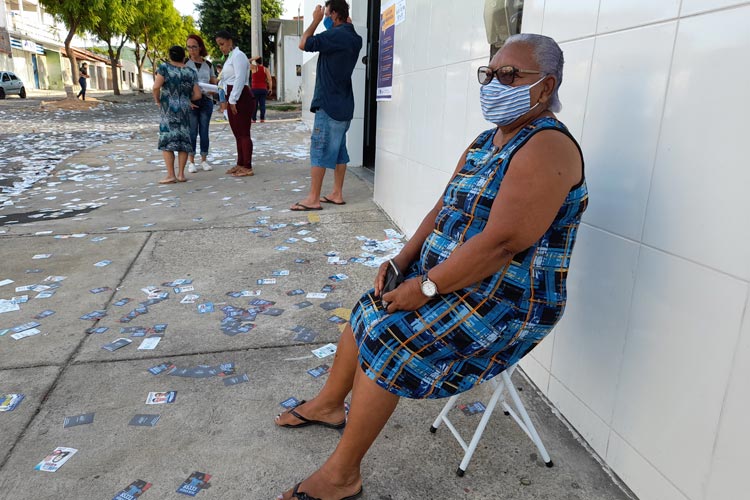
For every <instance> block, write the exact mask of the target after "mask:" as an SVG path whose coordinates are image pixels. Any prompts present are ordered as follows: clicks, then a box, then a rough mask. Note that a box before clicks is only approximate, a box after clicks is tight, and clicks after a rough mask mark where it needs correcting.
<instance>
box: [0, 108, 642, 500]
mask: <svg viewBox="0 0 750 500" xmlns="http://www.w3.org/2000/svg"><path fill="white" fill-rule="evenodd" d="M42 99H47V100H49V98H44V97H36V98H32V99H27V100H25V101H21V100H19V99H15V98H9V99H7V100H5V101H0V122H1V123H2V124H3V127H2V129H0V248H2V260H0V284H2V283H3V281H4V280H12V283H7V284H4V285H2V286H0V299H3V300H5V301H9V300H10V299H12V298H14V297H15V298H16V300H14V301H13V304H11V303H10V302H2V301H0V304H2V306H0V311H2V310H3V308H7V309H13V308H14V306H15V305H17V307H18V309H17V310H9V311H8V312H2V313H1V314H0V396H2V395H5V394H11V393H22V394H24V395H25V398H24V399H23V400H22V401H21V403H20V404H19V406H18V407H17V408H16V409H15V410H13V411H9V412H0V429H2V432H0V498H3V499H12V500H17V499H18V500H21V499H29V500H30V499H34V500H42V499H111V498H113V497H114V496H115V495H116V494H117V492H119V491H120V490H122V489H124V488H126V486H128V485H129V484H131V483H133V482H134V481H136V480H144V481H146V482H149V483H152V486H151V488H150V489H149V490H148V491H146V492H145V493H144V494H143V496H142V498H143V499H144V500H149V499H166V498H184V495H180V494H178V493H176V490H177V489H178V487H180V485H181V483H183V481H185V480H186V479H187V478H188V476H190V475H191V474H192V473H193V472H195V471H198V472H202V473H205V474H208V475H210V476H211V478H210V481H209V482H208V484H209V487H208V488H207V489H205V490H204V491H200V492H198V493H197V498H204V499H211V498H214V499H219V498H221V499H270V498H275V496H276V494H278V493H280V492H281V491H283V490H285V489H287V488H289V487H291V486H293V485H294V484H295V483H296V482H298V481H300V480H302V479H304V478H305V477H306V476H307V475H308V474H309V473H311V472H312V471H314V470H315V468H316V466H317V465H318V464H320V463H322V461H323V460H324V459H325V458H326V457H327V456H328V455H329V454H330V452H331V451H332V450H333V448H334V447H335V445H336V442H337V440H338V438H339V436H340V434H339V433H338V431H334V430H329V429H322V428H307V429H304V430H288V429H280V428H277V427H275V426H274V424H273V417H274V415H276V414H277V413H279V412H280V411H282V410H283V408H282V407H281V406H280V403H281V402H282V401H284V400H286V399H288V398H290V397H296V398H298V399H303V398H309V397H311V396H313V395H314V394H315V393H316V392H317V390H318V389H319V388H320V387H321V386H322V384H323V383H324V381H325V377H326V375H322V376H320V377H317V378H315V377H313V376H311V375H310V374H308V370H311V369H314V368H316V367H318V366H320V365H322V364H325V363H329V364H330V362H331V359H332V358H331V357H328V358H325V359H319V358H317V357H315V356H314V355H313V354H312V352H311V350H313V349H316V348H320V347H322V346H324V345H326V344H328V343H331V342H333V343H335V342H337V339H338V336H339V334H340V330H341V325H340V324H338V323H337V322H340V321H341V320H342V319H343V320H345V319H347V318H348V314H349V312H350V309H351V307H352V306H353V304H354V302H355V301H356V299H357V298H358V296H359V295H360V293H362V292H363V291H365V290H366V289H367V288H369V287H370V285H371V283H372V279H373V277H374V274H375V268H374V267H372V266H373V265H375V263H377V262H378V259H382V258H384V257H385V256H387V255H388V254H389V253H390V252H393V251H395V250H397V248H398V245H399V244H401V243H402V242H403V240H399V239H398V238H394V237H393V236H394V234H393V233H394V232H396V233H397V232H398V228H397V227H395V226H394V225H393V224H392V223H391V222H390V220H389V219H388V217H387V216H386V215H385V214H384V213H383V212H382V211H381V210H380V209H379V208H378V207H377V206H376V205H375V204H374V203H373V202H372V182H371V175H372V174H371V173H370V172H369V171H367V170H365V169H361V168H353V169H350V173H349V174H348V177H347V180H346V186H345V196H346V199H347V204H346V205H344V206H332V205H325V209H324V210H322V211H320V212H309V213H297V212H291V211H289V210H288V207H289V205H290V204H292V203H293V202H295V201H297V200H299V199H301V198H302V197H304V195H305V192H306V190H307V189H308V187H309V178H308V175H309V163H308V148H309V130H308V129H307V127H306V126H305V125H304V124H303V123H302V122H301V121H300V120H299V113H293V112H292V113H288V112H287V113H283V112H272V113H270V114H269V121H267V122H266V123H264V124H260V123H258V124H254V125H253V128H252V134H253V139H254V141H255V152H254V167H255V172H256V175H255V176H254V177H244V178H232V177H230V176H227V175H225V173H224V171H225V170H226V169H227V168H228V167H230V166H232V165H234V159H235V157H234V151H235V150H234V139H233V137H232V135H231V132H230V130H229V126H228V124H227V123H226V122H214V123H212V124H211V140H212V144H211V154H210V155H209V160H211V161H212V163H213V165H214V167H215V168H214V170H213V171H211V172H203V171H200V172H198V173H196V174H188V182H187V183H179V184H173V185H166V186H165V185H159V184H158V183H157V181H158V180H159V179H161V178H163V177H164V166H163V161H162V158H161V153H160V152H159V151H158V150H157V149H156V143H157V131H158V109H157V107H156V106H154V105H153V104H152V103H151V100H150V96H145V98H144V97H143V96H130V97H127V96H126V97H123V98H120V99H116V101H118V102H114V103H113V102H102V103H101V104H100V105H99V106H96V107H94V108H92V109H90V110H73V111H71V110H64V109H59V108H56V107H55V106H54V103H53V105H51V106H46V107H44V108H43V107H41V106H40V102H41V100H42ZM214 117H215V118H217V117H220V115H219V114H218V113H217V114H215V115H214ZM329 177H331V176H329ZM331 181H332V179H330V178H329V179H327V183H326V185H327V186H330V182H331ZM324 193H325V191H324ZM397 236H398V235H397ZM331 257H334V258H333V259H332V258H331ZM336 258H337V259H338V261H339V262H338V263H335V262H334V261H336V260H337V259H336ZM287 272H288V274H287ZM337 274H338V275H344V276H339V278H338V279H336V278H334V279H331V277H332V276H333V275H337ZM263 279H266V280H275V283H273V284H262V285H261V284H258V280H263ZM179 280H183V281H179ZM326 286H329V288H324V287H326ZM186 287H187V288H188V289H187V290H186V289H185V288H186ZM191 287H192V289H190V288H191ZM331 287H333V289H332V290H331V289H330V288H331ZM323 290H329V291H327V292H323ZM233 292H234V293H233ZM310 293H313V294H320V293H326V296H325V298H323V297H322V296H321V295H313V296H308V294H310ZM188 295H197V296H198V297H195V298H193V300H190V298H189V297H188V298H187V299H186V296H188ZM23 296H26V297H27V301H25V302H24V301H23V298H22V297H23ZM126 299H128V300H126ZM144 303H145V305H144ZM209 303H210V304H212V306H213V311H211V310H210V309H211V308H210V306H207V304H209ZM306 303H307V304H306ZM308 304H309V305H308ZM204 309H208V310H207V311H205V312H201V311H203V310H204ZM86 315H89V316H86ZM36 317H39V319H35V318H36ZM82 317H84V318H86V317H89V318H92V319H81V318H82ZM29 322H37V323H39V325H38V326H34V327H31V328H25V329H18V328H16V330H13V329H14V328H15V327H19V326H20V325H24V324H25V323H29ZM250 325H252V326H250ZM26 326H28V325H26ZM34 328H36V330H38V331H39V333H36V334H32V335H29V336H26V337H23V338H20V339H15V338H13V337H12V335H15V334H16V333H18V332H22V331H25V332H27V333H28V332H31V333H33V329H34ZM6 330H7V331H6ZM87 332H90V333H87ZM16 336H17V337H18V335H16ZM120 338H126V339H128V340H131V341H132V342H131V343H129V344H128V345H125V346H124V347H122V348H119V349H117V350H114V351H109V350H106V349H104V348H103V346H105V345H107V344H110V343H112V342H114V341H116V340H117V339H120ZM146 339H151V340H149V342H151V343H154V342H156V339H159V341H158V345H156V347H155V348H153V349H152V350H145V349H139V347H141V346H142V342H143V341H144V340H146ZM147 343H148V342H147ZM160 364H166V365H168V366H169V365H173V366H174V368H171V367H170V368H169V369H167V370H165V371H162V372H161V373H159V374H157V375H154V374H152V373H151V372H150V371H149V368H153V367H156V366H158V365H160ZM170 370H172V371H171V372H170ZM153 371H158V370H157V369H154V370H153ZM243 375H247V378H246V379H244V378H242V376H243ZM514 380H515V381H516V385H517V386H518V387H519V388H521V389H522V392H521V397H522V398H523V399H524V401H525V403H526V405H527V409H528V410H529V413H530V414H531V418H532V419H533V421H534V422H535V424H536V425H537V426H538V427H537V428H538V430H539V432H540V434H541V436H542V439H543V440H544V442H545V444H546V446H547V448H548V450H549V452H550V455H552V459H553V461H554V463H555V466H554V467H552V468H547V467H545V466H544V464H543V462H542V461H541V460H540V459H539V457H538V456H537V451H536V449H535V448H534V446H533V444H532V443H531V441H530V440H529V439H528V438H527V437H526V436H525V435H524V434H523V432H522V431H521V430H520V429H519V428H518V427H517V426H516V425H515V423H514V422H513V421H512V419H510V418H509V417H506V416H504V415H503V414H502V411H497V412H496V413H495V415H494V416H493V418H492V420H491V421H490V423H489V425H488V427H487V431H486V433H485V437H484V438H483V441H482V442H481V444H480V446H479V449H478V450H477V452H476V453H475V455H474V458H473V460H472V462H471V465H470V467H469V469H468V472H467V473H466V475H465V477H463V478H459V477H457V476H456V474H455V473H454V472H455V470H456V467H457V466H458V463H459V462H460V460H461V457H462V455H463V452H462V450H461V448H460V446H459V444H458V443H457V442H456V441H455V440H454V439H453V438H452V437H451V435H450V433H449V431H448V430H447V429H446V428H441V429H439V430H438V432H437V433H436V434H430V433H429V431H428V430H429V427H430V424H431V423H432V421H433V420H434V418H435V416H436V415H437V413H438V412H439V410H440V408H441V407H442V404H443V403H444V402H442V401H406V400H405V401H402V402H401V403H400V405H399V407H398V408H397V410H396V412H395V414H394V416H393V418H392V419H391V420H390V421H389V423H388V424H387V426H386V428H385V430H384V431H383V433H382V434H381V436H380V437H379V439H378V440H377V442H376V443H375V445H374V446H373V448H372V450H371V451H370V453H369V454H368V456H367V458H366V459H365V464H364V470H363V479H364V491H365V493H364V495H363V498H365V499H438V498H447V499H460V498H467V499H474V498H507V499H565V500H584V499H591V500H594V499H596V500H614V499H618V500H619V499H626V498H632V497H630V496H628V495H627V494H626V493H624V492H623V491H621V490H620V489H619V488H618V487H617V485H616V484H615V483H614V482H613V480H612V478H611V477H610V476H609V475H608V474H607V473H606V472H605V471H604V470H603V469H602V467H601V466H600V465H599V463H598V462H597V461H596V460H595V458H594V457H593V456H592V455H591V454H590V453H589V451H588V450H587V449H586V448H585V447H584V446H583V445H582V444H581V442H580V440H579V439H578V438H577V437H575V436H574V435H573V434H572V433H571V432H570V431H569V430H568V428H567V427H566V425H565V423H564V422H563V421H561V420H560V419H559V418H558V417H557V416H556V415H555V412H554V411H553V410H552V409H551V408H550V407H549V406H548V405H547V403H546V402H545V401H544V400H543V399H541V398H540V397H539V396H538V395H537V394H536V392H535V391H534V388H533V386H532V385H530V384H529V383H528V382H527V381H526V379H525V378H524V377H523V375H522V374H521V373H518V374H517V375H516V377H515V379H514ZM233 382H235V383H233ZM167 391H176V397H175V400H174V402H172V403H170V404H160V405H147V404H146V400H147V396H148V395H149V393H150V392H167ZM488 393H489V388H486V387H480V388H479V389H478V390H476V391H474V392H472V393H469V394H466V395H464V396H463V397H462V400H461V401H462V402H464V403H469V402H472V401H475V400H483V401H485V402H486V400H487V397H488ZM91 413H93V414H94V416H93V422H91V423H84V424H82V425H76V426H68V427H67V428H66V427H64V423H65V420H66V417H74V416H79V415H83V414H91ZM136 415H158V416H159V418H158V421H156V423H155V425H153V426H148V425H146V426H143V425H141V426H136V425H129V423H130V422H131V420H132V419H133V418H134V417H135V416H136ZM480 417H481V415H464V414H463V413H462V412H461V411H460V410H458V409H455V410H453V412H452V418H453V421H454V423H455V424H456V426H457V427H458V428H459V429H460V430H462V431H463V432H464V434H465V435H470V431H471V430H472V429H473V428H474V426H476V424H477V423H478V422H479V419H480ZM143 421H147V422H149V421H150V422H151V423H153V422H154V421H155V418H150V417H149V418H144V419H143ZM69 423H70V421H69ZM56 447H68V448H74V449H76V450H78V451H77V452H76V453H75V454H74V455H72V456H71V457H70V458H69V460H68V461H67V462H66V463H65V464H64V465H63V466H62V467H61V468H60V469H59V470H58V471H57V472H54V473H52V472H45V471H36V470H34V467H35V466H36V465H37V464H38V463H39V462H40V461H42V460H43V459H44V458H45V457H46V456H47V455H49V454H50V453H52V451H53V450H55V448H56Z"/></svg>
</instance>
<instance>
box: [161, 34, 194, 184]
mask: <svg viewBox="0 0 750 500" xmlns="http://www.w3.org/2000/svg"><path fill="white" fill-rule="evenodd" d="M184 61H185V49H183V48H182V47H180V46H179V45H174V46H172V47H170V49H169V62H165V63H163V64H162V65H161V66H159V69H157V70H156V78H155V79H154V88H153V94H154V101H155V102H156V105H157V106H159V107H160V108H161V121H160V123H159V149H160V150H161V151H162V154H163V156H164V163H165V164H166V167H167V177H166V178H164V179H162V180H160V181H159V184H174V183H175V182H185V181H186V180H187V179H186V178H185V164H186V163H187V159H188V154H189V153H192V152H194V151H193V146H192V143H191V141H190V113H192V108H191V106H190V104H191V103H190V101H192V100H197V99H200V98H201V89H200V87H198V75H196V73H195V71H193V70H192V69H190V68H187V67H185V63H184ZM175 151H176V152H177V154H178V167H179V172H178V174H177V175H176V176H175V170H174V157H175V155H174V154H175Z"/></svg>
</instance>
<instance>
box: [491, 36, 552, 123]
mask: <svg viewBox="0 0 750 500" xmlns="http://www.w3.org/2000/svg"><path fill="white" fill-rule="evenodd" d="M514 43H522V44H525V45H529V46H531V47H532V48H533V50H534V57H535V58H536V63H537V64H538V65H539V70H540V71H541V72H542V73H544V74H546V75H552V76H554V77H555V78H556V79H557V83H556V84H555V90H554V91H553V92H552V97H550V100H549V104H548V106H547V109H549V110H550V111H552V112H553V113H558V112H559V111H560V110H561V109H562V103H561V102H560V96H559V95H558V90H559V89H560V85H562V80H563V64H564V63H565V60H564V58H563V52H562V49H561V48H560V46H559V45H558V44H557V42H556V41H554V40H553V39H552V38H550V37H548V36H544V35H537V34H534V33H519V34H518V35H512V36H510V37H508V39H507V40H505V43H504V44H503V48H505V47H507V46H508V45H512V44H514Z"/></svg>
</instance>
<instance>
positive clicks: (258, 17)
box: [250, 0, 263, 57]
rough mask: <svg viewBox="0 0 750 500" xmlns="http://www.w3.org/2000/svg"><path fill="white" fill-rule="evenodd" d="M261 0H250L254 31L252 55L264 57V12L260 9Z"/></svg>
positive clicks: (251, 46)
mask: <svg viewBox="0 0 750 500" xmlns="http://www.w3.org/2000/svg"><path fill="white" fill-rule="evenodd" d="M260 1H261V0H250V17H251V19H250V31H251V32H252V36H251V37H250V40H251V42H250V43H251V45H250V53H251V55H250V57H255V56H260V57H263V42H262V33H263V17H262V16H263V14H262V13H261V10H260Z"/></svg>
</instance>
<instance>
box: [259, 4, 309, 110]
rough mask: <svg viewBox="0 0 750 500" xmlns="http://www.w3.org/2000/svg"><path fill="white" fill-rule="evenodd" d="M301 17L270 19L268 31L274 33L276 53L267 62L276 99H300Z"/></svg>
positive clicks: (284, 100)
mask: <svg viewBox="0 0 750 500" xmlns="http://www.w3.org/2000/svg"><path fill="white" fill-rule="evenodd" d="M302 30H304V27H303V20H302V19H271V20H270V21H268V31H269V32H270V33H273V34H274V41H275V43H276V53H275V54H274V57H273V58H272V59H271V61H270V62H269V65H270V70H271V74H272V75H273V79H274V87H275V95H276V99H277V100H279V101H282V102H301V100H302V52H301V51H300V50H299V41H300V38H301V37H302Z"/></svg>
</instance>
